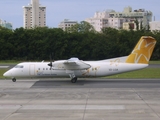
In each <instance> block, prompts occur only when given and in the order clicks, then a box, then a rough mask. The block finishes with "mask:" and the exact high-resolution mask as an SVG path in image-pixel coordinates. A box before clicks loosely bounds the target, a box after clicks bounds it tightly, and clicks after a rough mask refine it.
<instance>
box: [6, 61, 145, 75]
mask: <svg viewBox="0 0 160 120" xmlns="http://www.w3.org/2000/svg"><path fill="white" fill-rule="evenodd" d="M84 62H85V63H87V64H89V65H90V66H91V67H90V68H88V69H83V70H78V69H77V70H76V69H74V70H66V69H65V66H64V64H62V63H63V60H61V61H55V62H53V67H50V66H48V62H26V63H20V64H18V65H17V66H15V67H14V68H12V69H10V70H9V71H7V72H6V73H4V76H5V77H22V78H25V77H46V78H47V77H50V78H51V77H69V73H74V75H75V76H76V77H102V76H108V75H113V74H119V73H123V72H128V71H133V70H138V69H142V68H145V67H147V66H148V64H130V63H118V62H109V61H84Z"/></svg>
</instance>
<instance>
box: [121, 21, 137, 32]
mask: <svg viewBox="0 0 160 120" xmlns="http://www.w3.org/2000/svg"><path fill="white" fill-rule="evenodd" d="M123 29H124V30H136V23H135V22H124V23H123Z"/></svg>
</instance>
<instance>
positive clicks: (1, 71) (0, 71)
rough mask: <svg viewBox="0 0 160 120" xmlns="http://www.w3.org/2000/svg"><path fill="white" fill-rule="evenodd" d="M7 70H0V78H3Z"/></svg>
mask: <svg viewBox="0 0 160 120" xmlns="http://www.w3.org/2000/svg"><path fill="white" fill-rule="evenodd" d="M7 70H8V69H0V78H4V77H3V73H5V72H6V71H7Z"/></svg>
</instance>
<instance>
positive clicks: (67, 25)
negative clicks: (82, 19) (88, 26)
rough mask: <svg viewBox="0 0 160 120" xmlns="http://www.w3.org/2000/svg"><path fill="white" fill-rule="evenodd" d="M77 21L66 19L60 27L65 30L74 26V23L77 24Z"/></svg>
mask: <svg viewBox="0 0 160 120" xmlns="http://www.w3.org/2000/svg"><path fill="white" fill-rule="evenodd" d="M77 23H78V22H77V21H72V20H69V19H64V21H62V22H60V24H59V25H58V27H59V28H61V29H63V30H68V29H69V28H70V27H72V26H73V25H75V24H77Z"/></svg>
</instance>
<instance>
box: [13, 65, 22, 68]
mask: <svg viewBox="0 0 160 120" xmlns="http://www.w3.org/2000/svg"><path fill="white" fill-rule="evenodd" d="M14 68H23V65H16V66H15V67H14Z"/></svg>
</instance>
